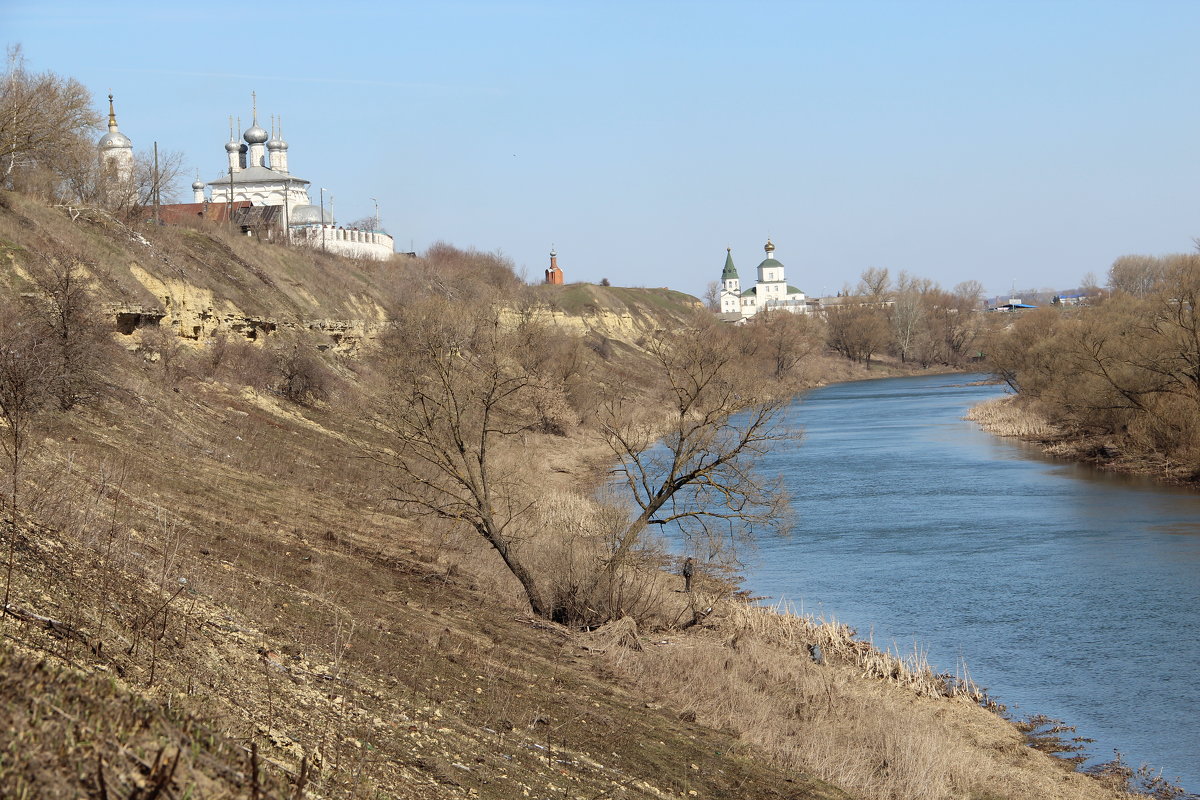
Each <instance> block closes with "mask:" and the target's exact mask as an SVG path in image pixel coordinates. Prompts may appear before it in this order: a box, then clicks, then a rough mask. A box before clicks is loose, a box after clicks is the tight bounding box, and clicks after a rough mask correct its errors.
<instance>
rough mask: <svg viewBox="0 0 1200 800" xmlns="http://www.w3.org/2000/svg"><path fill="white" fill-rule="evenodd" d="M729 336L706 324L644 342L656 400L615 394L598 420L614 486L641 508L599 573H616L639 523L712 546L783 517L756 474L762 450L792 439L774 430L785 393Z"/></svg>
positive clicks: (776, 490) (780, 524)
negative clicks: (675, 530) (673, 529)
mask: <svg viewBox="0 0 1200 800" xmlns="http://www.w3.org/2000/svg"><path fill="white" fill-rule="evenodd" d="M735 334H736V332H735V331H731V330H730V329H728V328H727V327H725V326H722V325H720V323H717V322H715V321H713V320H711V319H707V320H705V319H698V320H697V321H696V323H695V324H694V325H693V326H692V327H691V328H689V329H685V330H679V331H675V332H670V333H664V334H662V335H660V336H658V337H657V338H655V339H654V340H652V341H651V342H649V343H648V350H649V354H650V356H651V358H652V361H653V364H654V369H655V371H656V372H657V373H659V375H661V378H662V382H661V385H660V386H659V388H658V396H657V397H655V398H653V399H652V400H651V401H650V402H647V401H646V400H645V398H643V397H630V398H615V399H613V400H611V401H609V402H608V403H607V404H606V406H605V408H604V409H603V411H602V414H601V432H602V435H603V439H604V442H605V444H607V445H608V447H609V448H610V449H611V450H612V452H613V454H614V455H615V456H616V458H617V466H616V467H615V468H614V473H615V474H616V476H617V481H618V483H619V485H620V486H621V487H623V489H624V490H625V492H626V494H628V496H629V497H630V499H631V500H632V502H633V503H634V504H635V505H636V506H637V508H638V509H640V511H639V513H638V514H637V516H636V517H635V518H634V519H633V520H632V521H630V523H629V524H628V525H626V526H624V527H623V529H622V530H621V531H620V532H619V533H618V534H617V535H616V537H615V540H614V541H613V543H612V549H611V555H610V557H609V559H608V564H607V568H608V570H609V571H615V570H617V569H618V568H620V567H621V566H622V565H623V564H624V563H625V561H626V559H627V558H628V557H629V555H630V554H631V552H633V551H635V550H636V548H637V547H638V546H639V544H640V542H641V540H642V537H643V534H644V533H645V531H646V529H647V526H649V525H651V524H657V525H668V524H673V525H678V526H679V528H680V529H681V530H682V531H683V533H684V534H685V535H686V536H688V537H691V538H693V539H696V538H699V539H703V540H705V541H706V542H708V544H709V545H710V547H711V548H713V549H719V548H720V547H721V546H722V545H723V544H728V543H729V542H731V541H734V540H736V539H738V538H739V537H741V536H743V535H746V534H748V533H751V532H754V531H758V530H779V529H781V528H784V527H786V526H787V524H788V522H789V520H790V514H789V513H788V506H787V501H786V497H785V494H784V492H783V490H782V488H781V486H780V485H779V483H778V481H770V480H767V479H766V478H764V476H762V475H761V474H759V473H758V472H757V471H756V464H757V461H758V459H759V458H761V457H762V455H763V454H765V453H766V452H767V451H768V450H769V449H770V448H772V447H774V446H776V445H777V444H778V443H780V442H784V441H791V440H795V439H797V438H798V437H799V434H798V432H797V431H795V430H792V429H790V428H788V427H786V426H785V425H783V424H782V420H781V414H782V412H783V409H784V408H786V407H787V405H788V404H789V403H790V397H788V396H787V395H786V394H783V393H779V392H775V391H773V390H774V389H775V388H776V387H773V386H771V385H769V382H767V381H764V380H762V378H761V375H760V374H756V373H755V370H754V367H753V366H752V365H747V364H746V360H745V359H744V358H743V357H742V354H741V352H740V348H739V345H738V342H737V341H736V340H735V339H734V336H735Z"/></svg>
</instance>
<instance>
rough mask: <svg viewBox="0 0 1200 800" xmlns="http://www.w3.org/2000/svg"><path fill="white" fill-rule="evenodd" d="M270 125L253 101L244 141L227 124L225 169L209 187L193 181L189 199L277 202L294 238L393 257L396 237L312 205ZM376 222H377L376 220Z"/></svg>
mask: <svg viewBox="0 0 1200 800" xmlns="http://www.w3.org/2000/svg"><path fill="white" fill-rule="evenodd" d="M271 128H272V132H271V133H270V134H268V133H267V131H265V130H264V129H263V128H262V126H260V125H259V124H258V107H257V101H256V102H255V105H254V116H253V118H252V121H251V123H250V127H249V128H247V129H246V130H245V131H244V132H243V133H242V141H240V142H239V141H238V140H237V139H236V138H235V137H234V133H233V130H234V129H233V126H232V125H231V126H230V130H229V141H228V142H226V144H225V156H226V160H227V164H226V171H225V174H223V175H221V176H219V177H217V178H215V179H214V180H212V181H210V182H209V183H208V184H207V186H206V185H205V184H204V183H203V182H202V181H199V180H197V181H196V182H195V183H193V184H192V192H193V202H195V203H204V202H208V203H211V204H221V203H225V204H232V203H239V202H249V203H251V204H253V205H255V206H276V207H279V209H280V212H281V214H280V215H279V216H281V217H282V219H281V220H280V224H281V225H282V227H283V229H284V230H286V231H287V232H288V238H289V240H290V241H292V242H298V243H301V244H305V245H308V246H310V247H313V248H316V249H322V250H328V251H330V252H333V253H337V254H339V255H344V256H350V257H352V258H373V259H376V260H379V261H383V260H386V259H389V258H391V257H392V255H393V254H394V253H395V242H394V240H393V239H392V237H391V236H390V235H388V234H386V233H384V232H382V231H379V230H358V229H353V228H351V229H347V228H343V227H338V225H337V224H336V221H335V220H334V218H333V214H332V210H326V209H324V208H323V207H322V206H314V205H313V203H312V199H311V198H310V197H309V195H308V187H309V185H310V182H309V181H307V180H305V179H304V178H301V177H299V176H297V175H293V174H292V173H291V172H290V171H289V169H288V144H287V142H285V141H284V140H283V134H282V130H281V128H282V126H279V127H278V128H277V126H276V125H275V121H274V119H272V124H271ZM206 188H207V189H208V191H209V195H208V197H207V198H206V197H205V194H204V192H205V189H206ZM322 205H323V204H322ZM374 227H378V220H376V225H375V226H374Z"/></svg>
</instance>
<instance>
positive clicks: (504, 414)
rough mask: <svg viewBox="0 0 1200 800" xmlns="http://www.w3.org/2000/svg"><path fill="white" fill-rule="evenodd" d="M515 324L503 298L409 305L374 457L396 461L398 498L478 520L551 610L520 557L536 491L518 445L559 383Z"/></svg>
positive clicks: (542, 609) (533, 596)
mask: <svg viewBox="0 0 1200 800" xmlns="http://www.w3.org/2000/svg"><path fill="white" fill-rule="evenodd" d="M525 327H528V326H527V325H525V324H522V323H519V322H517V321H513V322H511V323H510V324H506V322H505V319H504V315H503V313H502V311H501V309H500V308H499V307H498V306H486V307H484V308H483V309H482V310H480V311H476V312H473V313H472V312H471V311H467V310H465V309H464V308H463V307H462V306H460V305H458V304H454V303H450V302H447V301H445V300H442V299H430V300H428V301H424V302H418V303H415V304H413V305H411V306H408V307H406V308H404V309H402V310H401V312H400V314H399V315H398V318H397V320H396V321H395V323H394V324H393V328H392V331H391V332H390V334H389V337H390V341H391V342H392V343H393V344H394V346H389V347H386V349H387V350H388V351H390V352H391V353H392V358H391V361H390V363H389V364H388V365H387V369H388V395H389V396H388V398H387V400H386V402H385V404H384V406H383V407H382V408H381V409H380V414H379V424H380V425H381V426H382V427H383V428H384V430H386V431H387V432H388V434H390V445H391V450H390V451H389V452H386V453H384V452H375V453H372V454H371V455H372V457H373V458H375V459H376V460H378V461H380V462H382V463H384V464H386V465H388V466H389V467H391V468H392V469H393V470H394V476H395V479H394V480H393V481H392V486H393V489H394V492H395V495H394V497H395V499H396V500H397V501H398V502H399V503H400V504H401V505H402V506H403V507H404V508H405V509H407V510H408V511H410V512H412V513H415V514H418V515H429V516H434V517H438V518H441V519H445V520H452V521H458V522H463V523H466V524H467V525H469V526H471V528H473V529H474V530H475V531H476V532H477V533H478V534H479V535H480V536H481V537H482V538H483V539H484V540H485V541H486V542H487V543H488V544H489V545H490V546H491V547H492V548H493V549H494V550H495V551H496V553H498V554H499V556H500V557H501V559H502V560H503V561H504V564H505V566H506V567H507V568H508V570H509V572H511V573H512V575H513V576H514V577H515V578H516V579H517V581H518V582H520V584H521V587H522V588H523V589H524V591H525V595H526V598H527V599H528V601H529V606H530V609H531V610H532V611H533V613H535V614H537V615H539V616H547V617H548V616H550V615H551V613H552V608H551V606H550V604H549V603H548V602H547V601H546V600H545V599H544V597H543V595H542V592H541V589H540V588H539V586H538V582H537V580H536V577H535V576H534V575H533V573H532V572H531V571H530V570H529V569H528V567H527V566H526V565H525V563H524V561H523V560H522V559H521V556H520V553H519V548H518V539H519V537H518V528H519V526H520V524H521V521H522V520H523V518H524V517H525V515H526V513H527V512H528V511H529V510H530V508H531V507H532V500H531V499H530V498H531V497H532V496H533V492H531V491H530V489H529V487H527V486H526V485H525V483H524V475H525V473H526V470H524V469H522V468H521V465H520V463H519V462H520V459H521V458H522V457H523V453H521V451H520V448H519V445H520V442H521V438H522V436H523V434H526V433H529V432H532V431H534V430H536V429H538V428H539V427H540V426H542V425H543V424H544V423H545V419H544V409H545V407H546V406H547V404H548V403H549V402H551V398H553V397H554V396H556V395H557V394H559V392H558V387H556V386H554V385H553V382H552V381H551V380H549V379H547V377H546V375H545V373H544V372H543V371H542V370H539V369H537V368H536V366H535V365H536V364H537V363H538V357H539V355H540V354H539V353H537V352H536V347H537V343H538V341H539V337H537V336H530V335H528V332H527V331H525V330H523V328H525Z"/></svg>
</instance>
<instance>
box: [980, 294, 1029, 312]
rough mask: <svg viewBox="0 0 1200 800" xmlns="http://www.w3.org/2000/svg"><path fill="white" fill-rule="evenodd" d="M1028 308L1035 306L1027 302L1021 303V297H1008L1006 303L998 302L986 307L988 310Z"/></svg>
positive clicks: (1021, 309)
mask: <svg viewBox="0 0 1200 800" xmlns="http://www.w3.org/2000/svg"><path fill="white" fill-rule="evenodd" d="M1030 308H1037V306H1034V305H1030V304H1029V303H1022V302H1021V298H1019V297H1010V298H1008V302H1007V303H1000V304H998V305H995V306H992V307H990V308H988V311H1025V310H1026V309H1030Z"/></svg>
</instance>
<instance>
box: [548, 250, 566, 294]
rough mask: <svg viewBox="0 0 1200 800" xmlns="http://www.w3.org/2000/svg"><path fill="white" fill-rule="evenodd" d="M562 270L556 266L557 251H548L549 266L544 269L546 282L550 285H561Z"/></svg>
mask: <svg viewBox="0 0 1200 800" xmlns="http://www.w3.org/2000/svg"><path fill="white" fill-rule="evenodd" d="M562 282H563V271H562V270H561V269H559V268H558V253H556V252H554V251H553V250H551V251H550V267H549V269H547V270H546V283H548V284H551V285H552V286H562Z"/></svg>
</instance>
